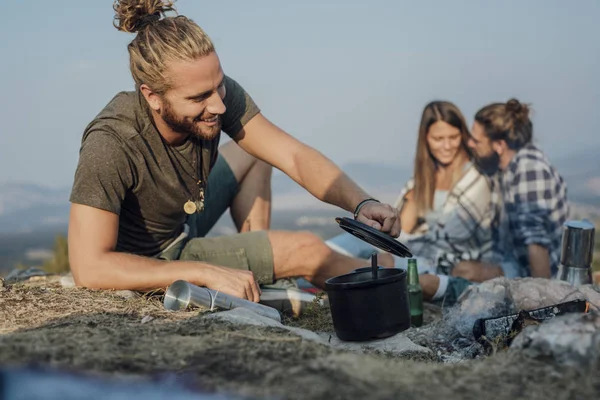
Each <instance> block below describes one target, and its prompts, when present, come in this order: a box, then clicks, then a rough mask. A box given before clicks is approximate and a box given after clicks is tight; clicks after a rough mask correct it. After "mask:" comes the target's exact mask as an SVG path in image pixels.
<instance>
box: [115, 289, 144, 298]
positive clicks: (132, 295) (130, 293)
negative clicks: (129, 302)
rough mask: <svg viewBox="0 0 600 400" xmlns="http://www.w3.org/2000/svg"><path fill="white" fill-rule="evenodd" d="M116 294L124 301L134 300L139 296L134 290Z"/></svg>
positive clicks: (117, 291)
mask: <svg viewBox="0 0 600 400" xmlns="http://www.w3.org/2000/svg"><path fill="white" fill-rule="evenodd" d="M114 294H116V295H117V296H119V297H122V298H124V299H133V298H136V297H138V296H139V294H138V293H136V292H134V291H132V290H116V291H115V292H114Z"/></svg>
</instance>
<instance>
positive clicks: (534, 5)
mask: <svg viewBox="0 0 600 400" xmlns="http://www.w3.org/2000/svg"><path fill="white" fill-rule="evenodd" d="M5 3H6V4H3V6H2V9H3V16H4V18H3V23H2V24H0V37H2V41H0V54H2V62H1V63H0V87H2V89H3V95H2V97H1V98H0V121H1V123H0V182H31V183H36V184H41V185H45V186H49V187H69V186H70V185H71V184H72V180H73V174H74V171H75V168H76V165H77V159H78V151H79V146H80V141H81V135H82V133H83V130H84V129H85V126H86V125H87V124H88V123H89V122H90V121H91V120H92V119H93V118H94V116H95V115H96V114H97V113H98V112H100V110H101V109H102V108H103V107H104V105H106V103H108V101H110V99H111V98H112V97H113V96H114V95H115V94H116V93H118V92H119V91H122V90H132V89H133V80H132V78H131V74H130V72H129V69H128V55H127V44H128V43H129V42H130V41H131V40H132V39H133V37H134V36H133V35H132V34H128V33H124V32H119V31H117V29H115V28H114V27H113V25H112V20H113V15H114V13H113V9H112V0H102V1H100V0H94V1H89V0H85V1H82V0H53V1H47V0H28V1H10V2H5ZM176 7H177V10H178V12H179V13H180V14H184V15H186V16H188V17H190V18H192V19H193V20H194V21H196V22H197V23H198V24H199V25H200V26H201V27H202V28H203V29H204V30H205V31H206V32H207V33H208V35H209V36H210V37H211V38H212V40H213V41H214V43H215V46H216V49H217V53H218V55H219V57H220V59H221V63H222V65H223V69H224V71H225V73H226V74H228V75H229V76H231V77H233V78H234V79H235V80H237V81H238V82H239V83H240V84H241V85H242V86H243V87H244V88H245V89H246V90H247V91H248V92H249V93H250V95H251V96H252V97H253V99H254V100H255V101H256V102H257V104H258V105H259V107H260V108H261V110H262V112H263V114H264V115H265V116H266V117H267V118H269V119H270V120H271V121H273V122H274V123H276V124H277V125H278V126H280V127H281V128H282V129H284V130H285V131H287V132H288V133H290V134H292V135H293V136H295V137H296V138H298V139H299V140H301V141H303V142H305V143H307V144H309V145H311V146H313V147H315V148H317V149H318V150H320V151H321V152H323V153H324V154H325V155H326V156H328V157H329V158H331V159H332V160H333V161H335V162H336V163H338V164H340V165H343V164H345V163H349V162H354V161H360V162H372V163H380V164H388V165H397V166H403V167H406V166H410V165H411V164H412V161H413V156H414V151H415V145H416V136H417V128H418V124H419V120H420V116H421V112H422V109H423V107H424V106H425V104H426V103H428V102H429V101H431V100H434V99H444V100H449V101H452V102H454V103H455V104H456V105H457V106H458V107H459V108H460V109H461V110H462V112H463V113H464V114H465V117H466V118H467V121H468V122H469V124H471V123H472V119H473V115H474V114H475V112H476V111H477V110H478V109H479V108H481V107H482V106H484V105H486V104H488V103H491V102H496V101H507V100H508V99H509V98H511V97H516V98H518V99H519V100H521V101H523V102H526V103H530V104H531V106H532V108H533V114H532V119H533V122H534V138H535V140H536V143H537V144H538V145H539V146H540V147H541V148H542V149H543V150H544V151H545V152H546V153H547V154H548V155H549V156H550V157H551V159H552V157H554V158H556V157H565V156H570V155H573V156H574V157H575V156H576V154H577V152H578V151H581V150H585V149H590V148H598V149H599V150H600V138H599V135H600V118H599V117H600V24H598V23H597V21H598V19H599V18H600V1H598V0H577V1H573V2H566V1H564V0H527V1H522V0H503V1H495V2H483V1H479V0H453V1H451V2H449V1H443V0H437V1H421V2H415V1H401V0H395V1H383V0H369V1H352V0H339V1H332V0H329V1H327V0H304V1H302V2H289V1H271V0H256V1H247V0H240V1H237V0H236V1H234V0H228V1H223V2H217V1H212V2H210V1H199V0H179V1H177V2H176Z"/></svg>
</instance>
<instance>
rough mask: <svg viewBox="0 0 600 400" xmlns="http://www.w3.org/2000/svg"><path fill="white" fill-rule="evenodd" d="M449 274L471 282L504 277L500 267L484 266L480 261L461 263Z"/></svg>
mask: <svg viewBox="0 0 600 400" xmlns="http://www.w3.org/2000/svg"><path fill="white" fill-rule="evenodd" d="M451 274H452V276H458V277H461V278H464V279H466V280H468V281H471V282H485V281H487V280H490V279H494V278H497V277H499V276H504V272H503V271H502V268H501V267H500V266H498V265H493V264H486V263H483V262H481V261H461V262H459V263H457V264H456V265H455V266H454V268H452V272H451Z"/></svg>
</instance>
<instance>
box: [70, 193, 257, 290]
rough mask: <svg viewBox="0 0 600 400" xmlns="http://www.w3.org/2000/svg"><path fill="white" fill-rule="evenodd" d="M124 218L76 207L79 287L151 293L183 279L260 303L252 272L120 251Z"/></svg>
mask: <svg viewBox="0 0 600 400" xmlns="http://www.w3.org/2000/svg"><path fill="white" fill-rule="evenodd" d="M118 227H119V217H118V215H116V214H114V213H111V212H108V211H104V210H100V209H97V208H93V207H89V206H85V205H81V204H75V203H74V204H72V206H71V213H70V217H69V263H70V265H71V271H72V273H73V278H74V279H75V283H76V284H77V285H78V286H84V287H88V288H95V289H129V290H151V289H156V288H161V287H166V286H168V285H170V284H171V283H173V282H174V281H176V280H178V279H183V280H186V281H188V282H190V283H193V284H196V285H198V286H206V287H208V288H211V289H214V290H220V291H222V292H224V293H227V294H231V295H234V296H238V297H241V298H245V299H249V300H252V301H258V300H259V296H260V290H259V288H258V285H257V284H256V281H255V280H254V276H253V274H252V272H249V271H241V270H235V269H231V268H225V267H218V266H214V265H210V264H206V263H201V262H195V261H163V260H158V259H154V258H150V257H142V256H137V255H133V254H126V253H120V252H116V251H115V246H116V243H117V236H118Z"/></svg>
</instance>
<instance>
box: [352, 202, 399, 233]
mask: <svg viewBox="0 0 600 400" xmlns="http://www.w3.org/2000/svg"><path fill="white" fill-rule="evenodd" d="M356 220H357V221H359V222H362V223H363V224H367V225H369V226H370V227H372V228H375V229H377V230H379V231H382V232H384V233H387V234H388V235H390V236H392V237H395V238H396V237H398V236H400V217H399V213H398V210H397V209H395V208H394V207H392V206H390V205H389V204H381V203H377V202H374V201H372V202H369V203H367V204H365V205H364V206H362V207H361V209H360V211H359V213H358V216H357V218H356Z"/></svg>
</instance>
